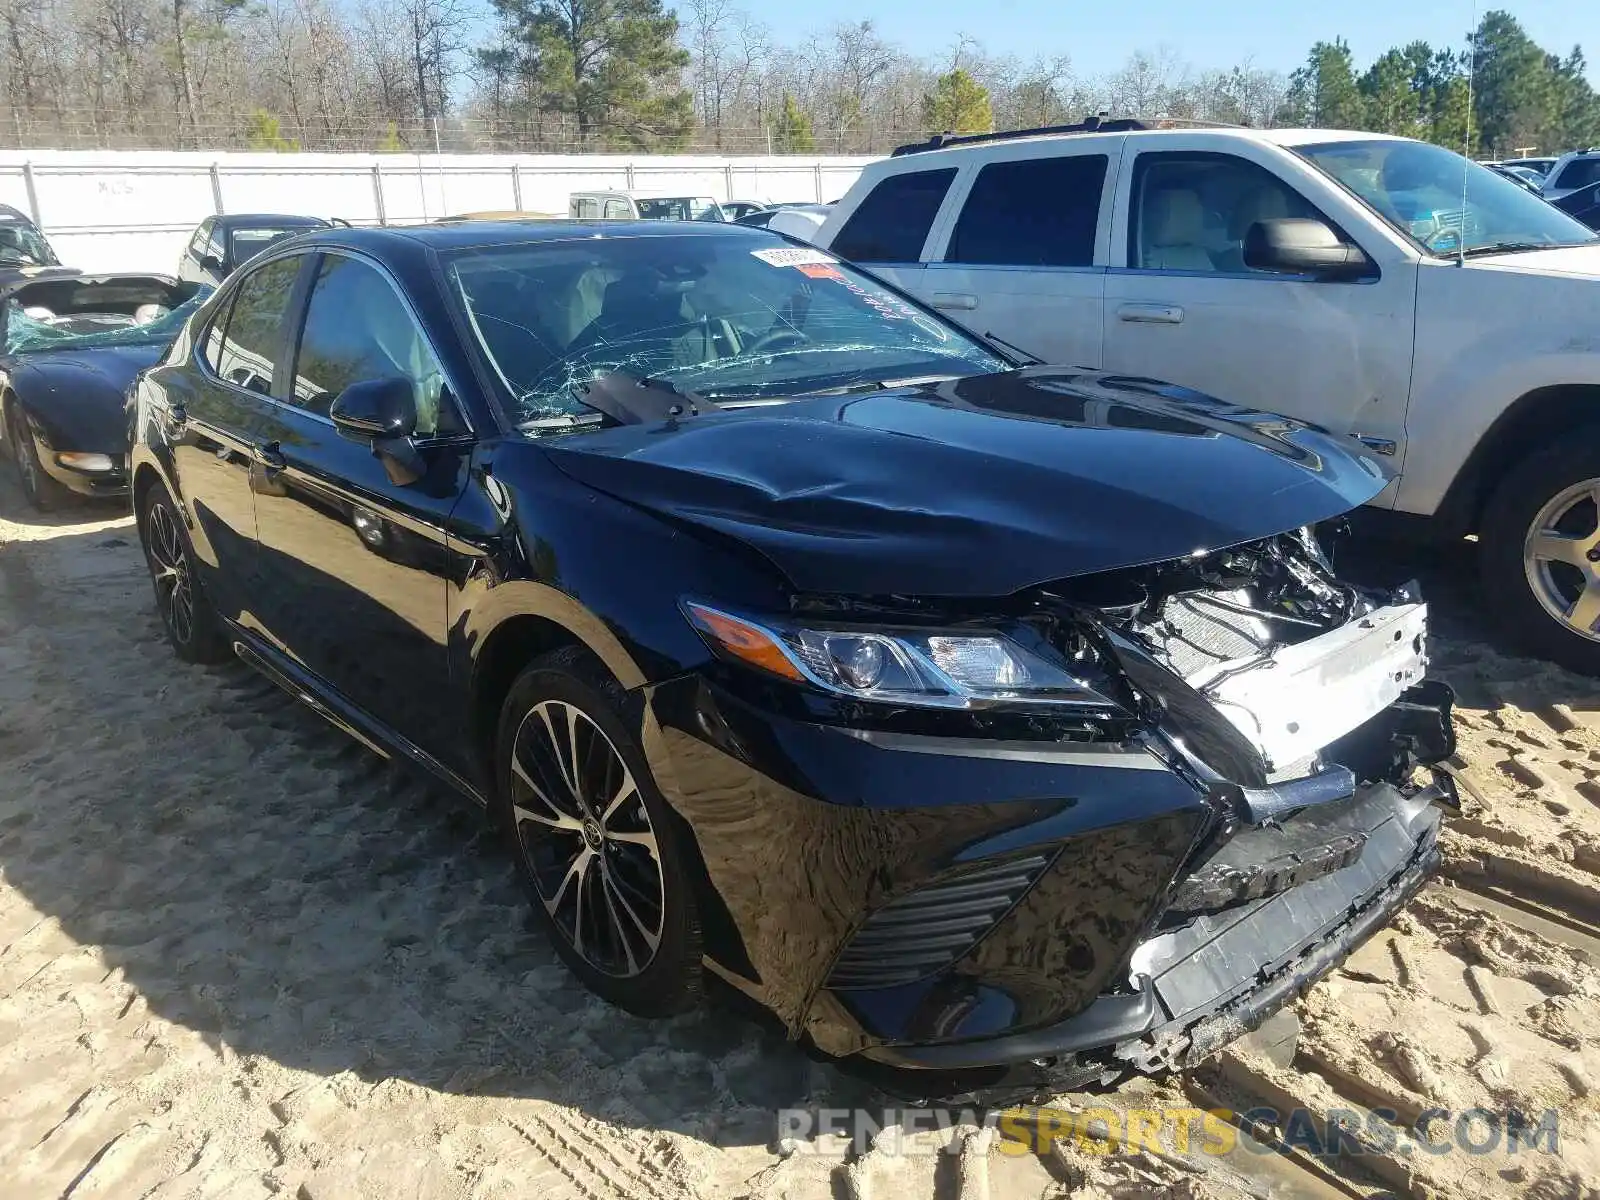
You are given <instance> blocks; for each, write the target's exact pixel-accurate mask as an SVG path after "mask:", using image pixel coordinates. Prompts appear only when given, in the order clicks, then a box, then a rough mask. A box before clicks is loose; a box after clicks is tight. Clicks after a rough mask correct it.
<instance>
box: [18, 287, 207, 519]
mask: <svg viewBox="0 0 1600 1200" xmlns="http://www.w3.org/2000/svg"><path fill="white" fill-rule="evenodd" d="M209 291H210V289H209V288H202V287H200V286H199V285H196V284H192V283H180V282H178V281H177V280H176V279H173V278H171V277H170V276H163V275H75V276H67V277H55V278H39V279H32V280H24V281H21V282H14V283H11V284H8V285H0V446H4V448H5V452H6V454H7V455H8V456H9V457H10V458H11V460H12V462H13V463H14V464H15V466H16V468H17V473H18V477H19V479H20V480H21V483H22V490H23V493H24V495H26V497H27V499H28V502H29V503H30V504H32V505H33V507H35V508H37V509H41V510H43V509H51V508H58V507H60V506H61V505H62V504H64V503H66V502H67V501H69V500H71V499H72V498H74V497H76V496H91V497H98V496H115V495H121V494H124V493H126V491H127V487H128V472H127V465H128V422H127V416H126V414H125V412H124V401H125V399H126V397H127V394H128V389H129V387H130V386H131V385H132V383H133V380H134V377H135V376H136V375H137V374H138V373H139V372H140V371H142V370H144V369H145V368H146V367H148V366H150V365H151V364H152V363H154V362H155V361H156V360H157V359H159V358H160V357H161V355H162V354H163V353H164V352H165V351H166V349H167V347H168V346H170V345H171V344H172V340H173V338H174V337H175V336H176V335H177V331H178V330H179V329H180V328H181V327H182V325H183V322H184V321H185V320H187V319H188V317H189V315H190V313H191V312H192V311H193V310H194V309H195V308H197V307H198V306H199V299H200V297H201V296H202V295H204V294H207V293H209Z"/></svg>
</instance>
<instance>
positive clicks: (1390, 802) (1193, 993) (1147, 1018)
mask: <svg viewBox="0 0 1600 1200" xmlns="http://www.w3.org/2000/svg"><path fill="white" fill-rule="evenodd" d="M1439 798H1440V797H1439V796H1438V795H1437V794H1435V793H1431V792H1429V791H1427V790H1424V791H1422V792H1419V793H1417V794H1416V795H1414V796H1412V797H1409V798H1408V797H1406V796H1404V795H1402V794H1401V793H1400V792H1399V791H1398V790H1397V789H1395V788H1393V787H1391V786H1389V785H1388V784H1377V785H1374V786H1371V787H1368V788H1364V789H1362V790H1361V791H1360V792H1359V793H1358V794H1357V796H1356V797H1355V799H1354V802H1353V803H1350V804H1345V805H1340V806H1338V812H1337V815H1336V816H1334V817H1333V819H1331V820H1327V821H1325V822H1324V826H1325V828H1324V832H1326V833H1327V834H1329V835H1330V836H1338V835H1339V834H1341V833H1352V834H1360V835H1364V844H1363V846H1362V850H1361V853H1360V855H1359V856H1358V857H1357V858H1356V860H1355V861H1354V862H1352V863H1350V864H1349V865H1348V866H1345V867H1342V868H1340V869H1338V870H1335V871H1333V872H1332V873H1330V874H1326V875H1323V876H1321V877H1320V878H1316V879H1312V880H1310V881H1308V882H1305V883H1302V884H1299V885H1298V886H1295V887H1292V888H1290V889H1288V890H1286V891H1282V892H1279V893H1277V894H1275V895H1272V896H1268V897H1265V898H1263V899H1260V900H1256V901H1254V902H1251V903H1247V904H1242V905H1238V906H1236V907H1234V908H1231V909H1229V910H1227V911H1225V912H1224V913H1221V914H1218V915H1214V916H1205V915H1202V916H1200V917H1197V918H1195V919H1193V920H1192V921H1189V922H1187V923H1186V924H1183V925H1182V926H1180V927H1178V928H1176V929H1171V930H1169V931H1166V932H1158V933H1156V934H1155V935H1154V936H1153V937H1151V938H1149V939H1148V940H1146V941H1144V942H1143V943H1141V944H1140V945H1139V947H1138V948H1137V949H1136V950H1135V952H1134V955H1133V958H1132V960H1131V962H1130V967H1129V972H1130V975H1131V977H1132V978H1133V979H1135V980H1136V981H1137V985H1138V986H1137V988H1136V989H1129V990H1128V991H1126V992H1123V993H1119V994H1108V995H1104V996H1101V997H1100V998H1099V999H1098V1000H1097V1001H1096V1002H1095V1003H1094V1004H1092V1005H1090V1006H1089V1007H1088V1008H1087V1009H1085V1010H1084V1011H1083V1012H1081V1013H1079V1014H1078V1015H1077V1016H1074V1017H1072V1018H1070V1019H1068V1020H1065V1021H1062V1022H1059V1023H1057V1024H1055V1025H1051V1026H1049V1027H1047V1028H1043V1029H1036V1030H1031V1031H1029V1032H1026V1033H1020V1034H1015V1035H1011V1036H1007V1037H1002V1038H991V1039H985V1040H982V1041H972V1042H953V1043H945V1044H942V1045H922V1046H878V1047H874V1048H873V1049H872V1050H870V1051H868V1052H867V1053H866V1057H868V1058H870V1059H872V1060H874V1061H876V1062H878V1063H881V1064H883V1065H885V1066H892V1067H897V1068H904V1069H909V1070H916V1071H933V1072H940V1073H958V1072H970V1071H974V1070H980V1069H981V1070H985V1071H993V1069H994V1068H999V1067H1003V1068H1004V1071H1003V1072H1001V1073H995V1074H993V1075H992V1076H991V1077H990V1078H988V1079H986V1080H985V1085H984V1086H985V1087H986V1088H999V1089H1011V1088H1015V1089H1017V1090H1018V1091H1029V1090H1034V1089H1038V1090H1048V1089H1049V1088H1051V1087H1060V1086H1063V1085H1068V1086H1071V1085H1080V1084H1082V1083H1084V1082H1088V1081H1090V1080H1094V1079H1099V1078H1104V1077H1107V1076H1115V1075H1117V1074H1120V1073H1122V1072H1124V1071H1126V1070H1129V1069H1132V1070H1136V1071H1147V1072H1148V1071H1156V1070H1161V1069H1170V1068H1180V1067H1186V1066H1191V1065H1193V1064H1194V1063H1196V1062H1198V1061H1200V1060H1201V1059H1203V1058H1204V1057H1206V1055H1208V1054H1210V1053H1211V1052H1212V1051H1214V1050H1216V1049H1218V1048H1220V1047H1221V1046H1223V1045H1225V1044H1226V1043H1227V1042H1229V1041H1231V1040H1232V1039H1234V1038H1236V1037H1238V1036H1239V1034H1240V1033H1242V1032H1244V1031H1245V1030H1248V1029H1252V1028H1254V1027H1255V1026H1256V1025H1258V1024H1260V1022H1261V1021H1263V1020H1265V1019H1266V1018H1267V1017H1269V1016H1270V1015H1272V1013H1274V1012H1276V1011H1277V1010H1278V1009H1279V1008H1281V1007H1282V1006H1283V1005H1285V1004H1287V1003H1289V1002H1291V1001H1292V1000H1294V999H1295V998H1296V997H1298V996H1299V995H1300V994H1301V993H1302V992H1303V991H1304V990H1305V989H1306V988H1308V987H1310V986H1311V984H1313V983H1315V982H1316V981H1317V980H1318V979H1321V978H1322V977H1323V976H1324V975H1326V974H1328V972H1330V971H1332V970H1333V969H1334V968H1335V967H1337V966H1338V965H1339V964H1340V963H1341V962H1343V961H1344V959H1345V958H1346V957H1348V956H1349V954H1350V953H1351V952H1352V951H1353V950H1354V949H1355V947H1356V946H1358V945H1360V944H1361V942H1363V941H1364V940H1365V939H1366V938H1367V937H1369V936H1370V935H1371V934H1372V932H1373V931H1374V930H1375V929H1377V928H1378V927H1380V926H1381V925H1382V924H1383V923H1384V922H1385V921H1387V920H1388V919H1389V918H1390V917H1391V916H1392V915H1393V914H1394V912H1395V911H1396V910H1397V909H1399V908H1400V907H1401V906H1402V905H1404V904H1405V903H1406V901H1407V900H1409V899H1410V898H1411V897H1412V896H1413V895H1414V894H1415V893H1416V892H1417V890H1418V889H1419V888H1420V887H1421V886H1422V884H1423V883H1424V882H1425V880H1426V879H1427V877H1428V875H1429V874H1430V873H1431V872H1432V871H1433V870H1434V868H1435V867H1436V866H1437V864H1438V861H1439V849H1438V825H1439V813H1438V808H1437V807H1436V801H1437V800H1438V799H1439Z"/></svg>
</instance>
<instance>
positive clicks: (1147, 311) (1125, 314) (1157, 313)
mask: <svg viewBox="0 0 1600 1200" xmlns="http://www.w3.org/2000/svg"><path fill="white" fill-rule="evenodd" d="M1117 320H1119V321H1128V322H1131V323H1133V324H1138V325H1182V324H1183V309H1182V308H1181V307H1180V306H1178V305H1176V304H1124V305H1122V307H1120V308H1118V309H1117Z"/></svg>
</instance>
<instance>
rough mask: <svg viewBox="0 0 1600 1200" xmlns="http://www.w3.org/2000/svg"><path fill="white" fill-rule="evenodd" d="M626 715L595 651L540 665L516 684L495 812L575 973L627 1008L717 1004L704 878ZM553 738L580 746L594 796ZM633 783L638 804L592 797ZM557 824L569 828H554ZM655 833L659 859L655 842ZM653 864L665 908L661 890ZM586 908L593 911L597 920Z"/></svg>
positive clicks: (498, 762) (499, 740)
mask: <svg viewBox="0 0 1600 1200" xmlns="http://www.w3.org/2000/svg"><path fill="white" fill-rule="evenodd" d="M626 711H627V704H626V698H625V696H624V693H623V691H622V689H621V687H619V686H618V685H617V683H616V682H615V681H614V680H612V679H610V678H609V677H608V676H606V675H605V673H604V672H603V671H602V670H600V669H599V668H598V667H597V666H595V665H594V664H592V663H591V661H590V660H589V659H588V657H587V656H586V655H585V654H584V652H583V651H582V650H579V649H577V648H569V649H564V650H558V651H556V652H554V653H553V654H550V655H547V656H545V657H543V658H540V659H537V660H535V661H534V662H533V663H531V664H530V665H529V666H528V667H527V668H526V669H524V670H523V672H522V674H520V675H519V676H517V678H516V681H515V682H514V683H513V684H512V685H511V690H510V692H509V693H508V694H507V696H506V700H505V704H504V705H503V706H502V708H501V711H500V723H499V727H498V731H497V735H496V737H495V748H494V756H495V762H494V773H495V783H496V787H495V797H494V800H493V802H492V803H493V808H494V817H495V821H496V824H498V825H499V826H500V828H501V830H502V833H503V835H504V836H505V838H506V841H507V844H508V846H509V847H510V849H511V853H512V857H513V859H514V860H515V861H516V867H517V874H518V876H519V877H520V878H521V880H522V883H523V886H524V888H526V890H527V892H528V900H529V903H530V904H531V906H532V908H533V913H534V919H535V920H536V921H537V922H538V923H539V924H540V925H541V926H542V927H543V928H544V930H545V932H546V933H547V934H548V935H549V937H550V939H551V941H552V942H553V943H554V945H555V948H556V951H557V952H558V953H559V954H560V955H561V958H562V960H563V961H564V962H565V963H566V964H567V966H568V968H570V969H571V971H572V973H573V974H574V975H576V976H577V977H578V978H579V979H580V980H581V981H582V982H583V983H584V985H585V986H586V987H588V988H589V989H590V990H591V991H593V992H594V993H595V994H597V995H598V996H600V997H601V998H602V999H604V1000H606V1001H608V1002H609V1003H611V1004H614V1005H616V1006H617V1007H618V1008H621V1009H626V1010H627V1011H628V1012H631V1013H634V1014H636V1015H638V1016H642V1017H665V1016H670V1015H672V1014H674V1013H680V1012H685V1011H687V1010H689V1009H691V1008H693V1007H695V1005H697V1004H698V1003H699V1002H700V999H701V997H702V995H703V994H704V989H705V979H704V968H703V967H702V965H701V961H700V957H701V933H700V916H699V908H698V904H697V900H696V893H697V890H698V889H697V884H698V876H697V874H696V870H695V867H694V865H693V864H694V862H695V860H694V859H693V858H692V857H691V856H690V855H689V854H688V853H686V852H685V851H684V847H683V839H684V838H685V837H686V831H685V830H684V828H683V826H682V825H681V823H680V820H679V818H678V817H677V815H676V814H675V813H674V812H673V811H672V810H671V808H669V807H668V805H667V802H666V801H665V800H664V799H663V798H662V796H661V793H660V791H659V789H658V788H657V787H656V785H655V781H654V780H653V779H652V778H651V776H650V769H649V766H648V764H647V763H646V761H645V757H644V753H643V751H642V750H641V749H640V747H639V742H638V738H637V737H636V735H635V734H634V733H633V732H632V728H631V722H629V721H627V720H625V719H624V717H623V715H622V714H623V713H624V712H626ZM547 717H548V718H549V721H550V723H549V724H545V723H544V722H545V719H546V718H547ZM566 722H570V724H568V723H566ZM573 728H576V729H577V730H578V732H577V734H576V735H573V734H572V732H571V731H572V729H573ZM552 731H554V733H555V734H556V735H558V736H559V737H561V738H564V739H566V738H571V739H573V740H572V741H571V742H569V744H576V745H577V747H578V751H577V754H576V756H575V757H576V758H577V760H578V761H579V762H580V763H582V764H583V771H582V776H581V782H580V787H579V788H578V789H576V790H577V792H579V793H584V794H583V795H581V796H578V797H575V795H574V789H573V788H571V787H570V786H567V785H566V784H565V780H566V775H565V773H564V768H563V765H562V763H561V762H559V761H556V760H555V759H554V758H552V757H551V756H550V753H549V751H550V748H551V747H552V746H553V745H554V744H555V742H554V740H553V739H551V738H550V737H549V734H550V733H551V732H552ZM596 734H599V735H603V737H597V736H596ZM607 743H609V751H614V752H615V759H614V760H612V758H611V756H610V754H609V752H608V749H607V745H606V744H607ZM514 760H515V761H516V762H517V763H518V764H519V767H513V761H514ZM628 777H631V783H632V786H633V788H634V794H633V795H631V796H627V797H625V798H622V799H620V800H619V801H617V802H616V803H614V804H612V805H611V808H612V809H613V810H614V811H611V812H603V811H602V807H603V806H602V804H601V803H600V802H599V801H598V800H595V799H592V798H591V796H601V795H610V796H614V797H622V796H623V793H624V792H625V791H626V788H627V783H626V782H624V781H625V780H626V779H627V778H628ZM535 788H538V789H539V790H538V791H535V790H534V789H535ZM541 794H542V795H543V796H548V797H551V798H552V801H545V800H543V799H541ZM555 820H560V821H563V822H565V823H566V824H567V826H568V827H567V828H564V829H557V828H554V827H553V821H555ZM652 835H653V838H654V846H655V850H656V853H655V855H654V856H652V855H650V853H649V851H648V849H647V848H646V843H645V841H644V840H643V839H646V838H648V837H650V836H652ZM624 839H626V840H624ZM582 856H587V857H586V858H585V859H584V863H583V865H581V866H580V865H579V861H578V860H579V858H580V857H582ZM569 860H570V865H567V866H566V867H565V868H563V864H564V863H568V862H569ZM652 865H653V866H654V867H655V869H656V871H657V873H658V879H659V897H658V899H659V905H653V904H652V897H651V896H650V894H649V892H650V867H651V866H652ZM574 872H576V874H574ZM562 881H564V882H562ZM573 881H575V882H576V886H575V887H574V886H571V885H572V883H573ZM547 897H550V898H552V899H553V900H554V903H553V904H552V903H547ZM585 901H588V902H590V903H591V907H589V908H588V910H587V913H585V909H584V908H583V907H581V906H582V905H583V904H584V902H585ZM619 901H621V902H623V903H621V904H619ZM596 913H598V914H599V916H598V917H596V916H595V914H596ZM585 916H587V918H588V920H587V923H581V922H584V918H585ZM569 922H570V924H571V926H572V928H569ZM574 929H577V930H579V932H578V933H577V934H575V933H574V932H573V930H574ZM652 933H654V935H655V936H654V939H653V944H651V940H652V939H651V934H652Z"/></svg>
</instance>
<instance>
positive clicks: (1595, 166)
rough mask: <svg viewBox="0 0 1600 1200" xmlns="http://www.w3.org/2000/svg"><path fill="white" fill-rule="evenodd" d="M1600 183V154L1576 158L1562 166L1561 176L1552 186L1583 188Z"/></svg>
mask: <svg viewBox="0 0 1600 1200" xmlns="http://www.w3.org/2000/svg"><path fill="white" fill-rule="evenodd" d="M1591 183H1600V155H1596V156H1595V157H1594V158H1575V159H1573V160H1572V161H1571V162H1569V163H1568V164H1567V165H1566V166H1564V167H1562V168H1561V178H1559V179H1557V180H1556V181H1555V183H1553V184H1551V185H1550V186H1551V187H1558V188H1581V187H1588V186H1589V185H1590V184H1591Z"/></svg>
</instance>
